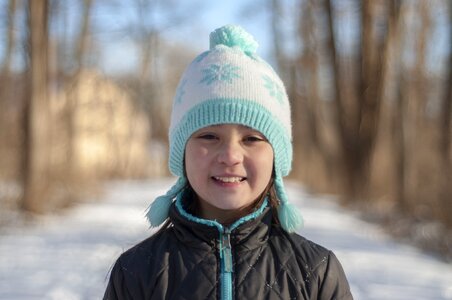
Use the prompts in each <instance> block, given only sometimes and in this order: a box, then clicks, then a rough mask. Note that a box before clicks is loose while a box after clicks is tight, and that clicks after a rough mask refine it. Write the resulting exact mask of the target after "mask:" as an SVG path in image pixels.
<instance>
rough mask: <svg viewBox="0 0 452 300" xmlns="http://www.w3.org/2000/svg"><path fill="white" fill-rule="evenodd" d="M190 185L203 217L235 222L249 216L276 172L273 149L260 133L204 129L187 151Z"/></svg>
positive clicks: (230, 128)
mask: <svg viewBox="0 0 452 300" xmlns="http://www.w3.org/2000/svg"><path fill="white" fill-rule="evenodd" d="M185 168H186V172H187V177H188V181H189V182H190V184H191V186H192V188H193V189H194V191H195V192H196V194H197V196H198V198H199V207H200V213H201V217H203V218H206V219H215V220H218V221H219V222H223V223H225V222H228V221H233V220H235V219H237V218H239V217H241V216H243V215H246V214H247V213H248V212H249V209H250V206H251V205H252V204H253V203H254V202H255V200H257V198H258V197H259V196H260V195H261V194H262V192H263V191H264V189H265V188H266V186H267V184H268V183H269V181H270V179H271V176H272V171H273V148H272V146H271V145H270V143H269V142H268V141H267V139H266V138H265V137H264V136H263V135H262V134H261V133H260V132H258V131H256V130H253V129H251V128H249V127H245V126H242V125H235V124H226V125H214V126H209V127H205V128H202V129H200V130H198V131H196V132H195V133H193V135H192V136H191V137H190V139H189V140H188V141H187V146H186V149H185Z"/></svg>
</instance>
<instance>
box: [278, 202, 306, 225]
mask: <svg viewBox="0 0 452 300" xmlns="http://www.w3.org/2000/svg"><path fill="white" fill-rule="evenodd" d="M278 218H279V222H280V223H281V227H282V228H283V229H284V230H285V231H287V232H294V231H296V230H297V229H298V228H301V227H302V226H303V217H302V216H301V213H300V211H299V210H298V209H297V208H296V207H295V205H293V204H291V203H287V202H282V203H281V205H279V206H278Z"/></svg>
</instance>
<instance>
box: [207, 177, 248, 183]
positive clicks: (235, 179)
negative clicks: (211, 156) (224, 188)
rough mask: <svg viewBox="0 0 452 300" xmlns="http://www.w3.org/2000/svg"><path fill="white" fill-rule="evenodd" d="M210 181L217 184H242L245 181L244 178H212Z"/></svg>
mask: <svg viewBox="0 0 452 300" xmlns="http://www.w3.org/2000/svg"><path fill="white" fill-rule="evenodd" d="M212 179H214V180H215V181H218V182H223V183H239V182H242V181H244V180H245V179H246V177H218V176H213V177H212Z"/></svg>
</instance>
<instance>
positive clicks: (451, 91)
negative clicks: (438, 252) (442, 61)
mask: <svg viewBox="0 0 452 300" xmlns="http://www.w3.org/2000/svg"><path fill="white" fill-rule="evenodd" d="M449 23H450V24H452V2H449ZM449 34H450V42H449V49H450V50H451V49H452V31H450V33H449ZM448 68H449V69H448V72H449V74H448V78H447V81H446V83H445V85H444V87H445V93H444V96H443V99H442V102H441V115H440V118H439V129H440V143H439V149H440V169H441V171H442V174H443V176H442V177H441V178H442V182H441V185H440V189H441V190H440V207H441V213H440V218H441V219H442V220H443V221H444V222H445V223H446V224H448V225H449V226H450V227H452V216H451V212H452V200H451V199H452V197H451V187H450V184H451V182H452V162H451V154H450V152H451V136H452V131H451V126H452V122H451V115H452V52H451V53H450V54H449V64H448Z"/></svg>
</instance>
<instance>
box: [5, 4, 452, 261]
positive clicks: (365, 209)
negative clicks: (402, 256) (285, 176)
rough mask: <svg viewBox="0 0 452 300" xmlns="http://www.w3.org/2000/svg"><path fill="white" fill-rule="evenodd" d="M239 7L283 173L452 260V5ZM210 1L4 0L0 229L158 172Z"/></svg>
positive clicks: (203, 34) (203, 36) (161, 172)
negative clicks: (274, 90) (287, 117)
mask: <svg viewBox="0 0 452 300" xmlns="http://www.w3.org/2000/svg"><path fill="white" fill-rule="evenodd" d="M240 2H241V3H242V4H241V8H240V9H237V18H236V19H235V20H239V23H240V20H243V24H245V25H243V24H242V25H243V26H244V27H245V29H248V28H247V26H246V24H251V23H253V22H255V23H256V24H257V27H256V26H253V28H254V29H255V28H259V30H260V31H261V32H260V33H259V34H262V35H264V36H266V37H267V39H268V45H267V46H268V49H269V50H268V53H264V55H265V57H264V58H265V59H267V60H269V61H270V62H271V63H272V65H273V66H274V67H275V69H277V71H278V72H279V73H280V74H281V76H282V78H283V80H284V82H285V84H286V88H287V90H288V93H289V97H290V100H291V103H292V110H293V132H294V147H295V161H294V165H293V171H292V174H291V177H292V179H295V180H299V181H301V182H303V183H304V184H305V185H306V186H307V187H308V188H310V189H311V190H312V191H314V192H318V193H333V194H337V195H340V199H341V202H342V203H343V204H344V205H347V206H349V207H350V209H356V210H357V211H359V212H361V213H364V216H365V217H366V218H368V219H370V220H373V221H376V222H379V223H382V224H384V225H385V226H386V227H387V228H388V229H389V230H390V231H391V232H392V233H393V234H395V235H396V236H398V237H400V238H403V239H407V240H410V241H414V242H415V243H417V244H418V245H420V246H422V247H425V248H429V249H433V250H435V251H438V252H440V253H441V254H442V255H443V257H448V258H452V234H451V232H452V154H451V152H452V150H451V137H452V124H451V115H452V107H451V102H452V29H451V28H452V1H450V0H449V1H448V0H373V1H370V0H368V1H365V0H363V1H359V0H342V1H339V0H336V1H333V0H243V1H240ZM207 3H209V1H182V0H179V1H178V0H167V1H163V0H132V1H103V0H79V1H75V0H70V1H58V0H39V1H38V0H35V1H32V0H29V1H26V0H1V1H0V41H1V42H0V226H1V225H2V224H3V223H6V222H9V221H10V220H11V218H12V217H11V216H16V215H15V214H16V213H17V214H20V215H33V214H36V213H47V212H53V211H55V210H58V209H60V208H63V207H66V206H69V205H72V204H73V203H75V202H77V201H79V200H80V199H83V198H84V196H86V194H87V193H90V192H92V191H93V190H95V187H96V184H97V183H100V182H102V181H103V180H108V179H118V178H144V177H152V176H167V175H169V174H168V171H167V167H166V159H167V157H166V155H167V149H168V146H167V131H168V126H169V113H170V109H171V103H172V97H173V96H174V92H175V89H176V85H177V83H178V79H179V77H180V75H181V73H182V71H183V70H184V68H185V67H186V65H187V64H188V63H189V62H190V61H191V60H192V59H193V58H194V57H195V55H197V54H199V53H200V52H201V51H203V50H205V48H206V47H207V41H208V36H207V34H208V33H209V32H210V31H211V30H213V29H215V28H200V25H196V24H200V23H196V22H195V20H197V19H198V18H200V16H201V13H200V12H202V10H203V9H204V8H205V7H206V5H211V4H207ZM234 3H236V2H234ZM231 5H233V4H231ZM262 16H264V17H262ZM259 22H261V23H259ZM226 23H230V22H229V21H228V20H225V23H224V24H226ZM224 24H219V25H224ZM217 27H218V26H217ZM248 31H250V32H251V33H252V34H253V35H255V36H256V37H257V34H256V33H255V32H254V31H253V30H251V29H248ZM178 33H179V34H178ZM175 36H177V37H178V38H175ZM257 39H258V40H259V37H257ZM200 40H201V42H205V47H204V49H202V47H199V42H200ZM124 45H129V46H128V47H126V46H124ZM258 53H260V54H261V55H263V54H262V53H261V52H259V51H258ZM106 57H108V58H109V59H106ZM129 62H130V64H129V66H128V67H125V68H121V66H124V65H125V64H128V63H129Z"/></svg>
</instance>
